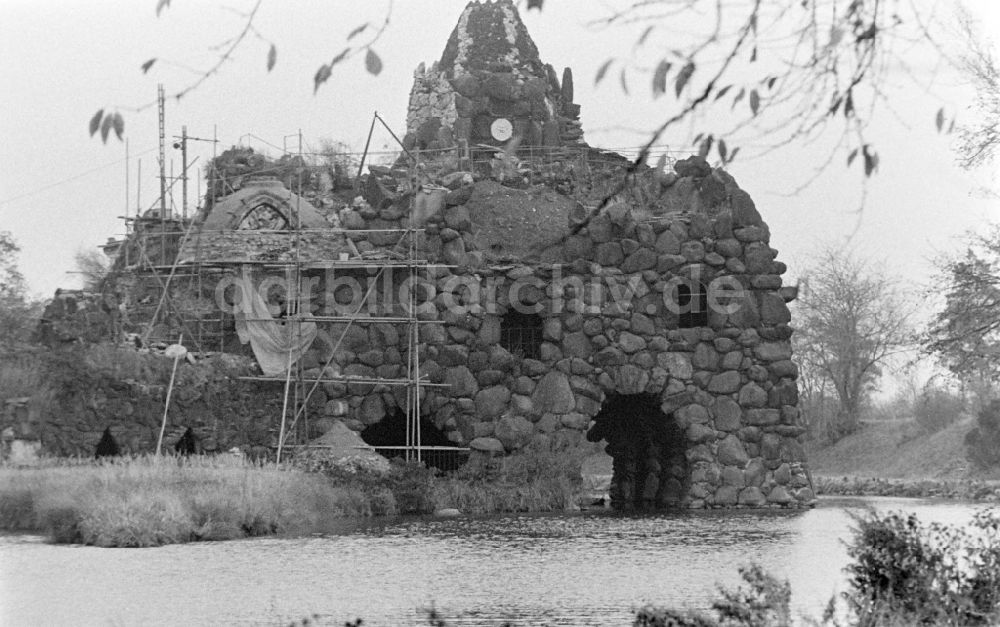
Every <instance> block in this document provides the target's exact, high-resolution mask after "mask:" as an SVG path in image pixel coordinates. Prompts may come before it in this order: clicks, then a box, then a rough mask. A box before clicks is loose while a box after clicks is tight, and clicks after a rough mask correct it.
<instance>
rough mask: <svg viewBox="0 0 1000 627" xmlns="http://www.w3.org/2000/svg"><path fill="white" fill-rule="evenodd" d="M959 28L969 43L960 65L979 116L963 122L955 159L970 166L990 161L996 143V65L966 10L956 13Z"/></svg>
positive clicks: (999, 104) (999, 139) (999, 125)
mask: <svg viewBox="0 0 1000 627" xmlns="http://www.w3.org/2000/svg"><path fill="white" fill-rule="evenodd" d="M959 28H960V29H961V34H962V38H963V39H964V40H965V41H966V42H968V46H969V48H968V52H966V53H965V54H964V55H962V57H961V66H960V67H961V69H962V71H963V72H964V73H965V75H966V76H968V77H969V79H970V80H971V81H972V86H973V87H975V89H976V106H975V108H976V109H978V112H979V115H980V116H981V117H980V120H979V122H978V123H977V124H974V125H963V126H962V128H961V133H960V137H961V143H960V144H959V147H958V154H959V162H960V163H961V164H962V167H964V168H968V169H972V168H976V167H978V166H980V165H984V164H986V163H989V162H991V161H992V160H993V158H994V157H995V156H996V151H997V147H998V146H1000V69H998V68H997V60H996V58H995V57H994V56H993V52H992V50H991V48H990V46H989V42H987V41H984V40H983V38H982V37H981V36H980V35H979V33H978V32H977V30H976V28H975V26H974V25H973V22H972V19H971V17H969V15H968V14H967V13H964V12H963V13H960V19H959Z"/></svg>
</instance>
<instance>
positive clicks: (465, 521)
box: [0, 498, 987, 625]
mask: <svg viewBox="0 0 1000 627" xmlns="http://www.w3.org/2000/svg"><path fill="white" fill-rule="evenodd" d="M865 506H873V507H875V508H878V509H880V510H884V511H889V510H903V511H907V512H914V513H916V514H917V515H918V516H919V518H920V519H921V521H923V522H930V521H937V522H947V523H963V522H966V521H968V520H970V519H971V517H972V515H973V513H975V512H976V511H977V510H979V509H982V508H984V507H987V506H986V505H980V504H969V503H956V502H954V501H930V500H916V499H901V498H899V499H892V498H825V499H822V500H821V502H820V505H819V506H818V507H817V508H815V509H812V510H806V511H799V512H783V511H745V510H735V511H707V512H679V513H666V514H655V515H623V514H616V513H611V512H585V513H580V514H559V515H508V516H490V517H460V518H454V519H443V518H426V517H419V518H401V519H394V520H376V521H362V522H358V521H352V522H343V521H338V522H336V523H334V524H333V525H332V526H331V527H330V528H329V529H328V530H325V532H324V533H323V534H315V535H312V536H309V537H288V538H264V539H254V540H243V541H232V542H214V543H212V542H209V543H196V544H185V545H171V546H165V547H159V548H150V549H102V548H95V547H86V546H67V545H53V544H49V543H47V542H45V540H44V539H42V538H40V537H38V536H31V535H2V536H0V623H2V624H4V625H35V624H65V625H69V624H74V625H82V624H86V625H162V624H172V625H176V624H241V625H242V624H261V625H279V624H287V623H289V622H290V621H294V620H299V619H302V618H305V617H306V616H309V615H312V614H319V615H320V616H322V617H323V623H322V624H327V625H342V624H343V622H344V621H347V620H353V619H354V618H357V617H361V618H364V620H365V625H411V624H426V622H425V621H424V617H425V614H424V611H423V609H422V608H429V607H431V605H432V604H433V605H434V606H435V607H436V608H437V610H438V611H439V612H440V613H441V614H443V615H444V616H445V617H447V619H448V621H449V624H456V625H461V624H475V625H479V624H500V623H503V622H504V621H505V620H509V621H510V622H512V623H514V624H517V625H630V624H631V620H632V609H633V608H637V607H640V606H642V605H643V604H645V603H655V604H659V605H671V606H675V607H681V606H687V607H696V608H698V607H700V608H703V607H707V606H708V605H709V603H710V602H711V599H712V598H713V595H714V591H715V587H716V584H724V585H728V586H734V585H736V584H737V583H739V582H740V578H739V574H738V572H737V569H738V567H739V566H740V565H743V564H747V563H749V562H757V563H759V564H761V565H763V566H764V567H765V568H766V569H767V570H768V571H770V572H772V573H774V574H777V575H779V576H781V577H787V578H788V579H789V580H790V581H791V583H792V604H793V607H794V609H795V611H796V612H797V613H800V612H802V613H805V614H807V615H811V616H816V617H818V616H819V614H820V613H821V612H822V609H823V607H824V606H825V604H826V602H827V601H828V599H829V598H830V596H831V595H833V594H835V593H837V592H838V591H840V590H842V589H843V586H844V581H845V578H844V574H843V572H842V569H843V567H844V566H845V565H846V563H847V553H846V548H845V546H844V544H843V541H844V540H847V539H849V538H850V526H851V519H850V515H849V513H850V512H852V511H853V512H858V511H860V510H861V509H862V508H863V507H865Z"/></svg>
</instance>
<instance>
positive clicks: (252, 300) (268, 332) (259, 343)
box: [233, 266, 316, 376]
mask: <svg viewBox="0 0 1000 627" xmlns="http://www.w3.org/2000/svg"><path fill="white" fill-rule="evenodd" d="M236 286H237V294H236V299H237V301H238V302H237V303H236V306H235V311H234V312H233V313H234V315H235V318H236V335H237V336H238V337H239V338H240V342H241V343H243V344H246V343H247V342H249V343H250V348H251V349H253V354H254V357H256V358H257V363H258V364H260V369H261V370H262V371H263V372H264V374H265V375H268V376H275V375H283V374H285V373H286V372H287V371H288V369H289V368H290V367H291V365H292V364H294V363H295V362H297V361H298V360H299V359H300V358H301V357H302V355H304V354H305V352H306V351H307V350H309V346H310V345H312V343H313V340H315V339H316V323H315V322H312V321H308V320H300V319H289V320H280V319H279V320H275V319H274V317H273V316H272V315H271V312H270V310H269V309H268V306H267V301H266V300H265V299H264V295H263V294H261V293H260V291H259V290H258V289H256V287H255V286H254V283H253V277H252V276H251V273H250V271H249V268H248V267H247V266H243V272H242V274H241V275H240V276H239V277H237V279H236ZM290 300H291V299H290Z"/></svg>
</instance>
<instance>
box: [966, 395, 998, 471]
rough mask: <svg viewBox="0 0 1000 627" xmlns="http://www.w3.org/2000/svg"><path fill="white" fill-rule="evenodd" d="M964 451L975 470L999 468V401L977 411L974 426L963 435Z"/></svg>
mask: <svg viewBox="0 0 1000 627" xmlns="http://www.w3.org/2000/svg"><path fill="white" fill-rule="evenodd" d="M965 449H966V453H965V455H966V457H968V458H969V461H970V462H972V463H973V464H974V465H975V466H976V467H977V468H980V469H984V470H985V469H989V468H994V467H996V466H1000V400H996V401H992V402H991V403H990V404H988V405H986V406H985V407H983V408H982V409H980V410H979V413H978V415H977V424H976V426H975V427H973V428H972V429H971V430H970V431H969V432H968V433H967V434H966V435H965Z"/></svg>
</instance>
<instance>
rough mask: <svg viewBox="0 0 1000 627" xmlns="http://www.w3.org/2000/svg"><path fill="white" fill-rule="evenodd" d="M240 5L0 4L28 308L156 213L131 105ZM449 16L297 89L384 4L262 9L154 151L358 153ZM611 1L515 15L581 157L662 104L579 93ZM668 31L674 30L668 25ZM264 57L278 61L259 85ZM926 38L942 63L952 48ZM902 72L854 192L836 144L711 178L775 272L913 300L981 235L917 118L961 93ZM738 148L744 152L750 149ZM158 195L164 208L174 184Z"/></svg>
mask: <svg viewBox="0 0 1000 627" xmlns="http://www.w3.org/2000/svg"><path fill="white" fill-rule="evenodd" d="M252 4H253V3H252V2H250V1H249V0H225V1H224V2H222V3H218V2H214V1H206V0H197V1H195V0H173V1H172V2H170V4H169V6H167V7H166V8H165V9H164V10H163V12H162V14H161V16H160V17H157V16H156V5H157V2H156V0H88V1H85V0H0V80H2V84H3V85H4V86H5V89H4V92H5V93H4V96H3V98H2V99H0V103H2V104H0V106H2V108H3V110H2V115H0V230H7V231H11V232H12V233H13V234H14V236H15V238H16V239H17V240H18V242H19V243H20V245H21V247H22V253H21V256H20V267H21V269H22V271H23V273H24V275H25V276H26V278H27V280H28V282H29V286H30V289H31V291H32V292H33V293H34V294H36V295H38V296H41V297H46V296H50V295H51V294H52V292H53V291H54V290H55V289H56V288H57V287H76V286H78V285H79V280H80V279H79V275H78V274H74V273H73V272H72V271H73V270H74V269H75V268H74V262H73V257H74V254H75V253H76V252H77V251H80V250H92V249H93V248H94V247H95V246H98V245H100V244H102V243H103V242H105V241H106V240H107V239H108V238H109V237H118V236H121V235H122V234H123V233H124V223H123V222H122V221H121V220H120V217H121V216H123V215H125V214H126V213H127V214H128V215H134V214H135V212H136V208H137V206H141V208H142V209H143V210H145V209H147V208H149V207H150V206H151V205H152V204H153V203H154V202H155V198H156V194H157V191H158V183H157V179H156V168H157V165H156V146H157V116H156V110H155V106H152V107H150V106H148V105H150V103H153V102H155V99H156V89H157V84H158V83H160V82H162V83H163V84H164V85H165V89H166V91H167V93H168V94H169V93H174V92H176V91H178V90H180V89H182V88H183V87H185V86H186V85H188V84H190V83H191V82H192V81H193V80H195V79H196V78H197V74H196V73H194V72H193V71H192V70H193V69H202V70H203V69H205V68H208V67H210V66H211V65H212V64H213V62H214V60H215V59H216V58H217V52H214V51H213V50H212V46H215V45H217V44H220V43H222V42H223V41H225V40H226V39H227V38H229V37H231V36H232V35H234V34H235V33H236V32H238V31H239V29H240V28H241V24H242V21H241V20H242V18H241V17H240V15H239V14H238V11H246V10H247V9H248V8H249V7H251V6H252ZM465 4H466V1H465V0H397V1H396V2H395V4H394V6H393V8H392V13H391V21H390V24H389V26H388V28H387V29H386V30H385V32H384V33H383V35H382V36H381V38H380V39H379V40H378V41H377V42H375V43H374V45H373V47H374V49H375V50H376V51H377V53H378V54H379V56H380V57H381V59H382V61H383V64H384V70H383V71H382V72H381V74H380V75H379V76H373V75H371V74H369V73H367V72H365V71H364V68H363V61H362V59H361V58H360V57H358V58H353V59H349V60H348V61H346V62H345V63H344V64H342V65H341V66H339V67H338V68H336V69H335V70H334V72H333V75H332V76H331V78H330V80H329V81H328V82H327V83H326V84H325V85H323V86H322V87H321V88H320V89H319V90H318V92H317V93H316V94H315V95H314V94H313V80H312V79H313V74H314V72H315V71H316V68H317V67H318V66H319V65H320V64H321V63H323V62H325V61H327V60H329V59H330V58H331V57H332V56H333V55H335V54H336V53H337V52H338V51H339V50H340V49H341V47H342V46H343V43H344V41H345V37H346V36H347V34H348V33H349V32H350V31H351V30H352V29H354V28H355V27H356V26H358V25H360V24H362V23H365V22H366V21H372V22H378V21H379V20H381V18H382V16H384V15H385V12H386V9H387V7H388V6H389V2H388V0H382V1H380V0H366V1H364V2H360V1H350V2H348V1H346V0H339V1H327V2H321V1H317V0H298V1H296V2H277V1H275V0H265V1H264V2H263V4H262V5H261V9H260V11H259V14H258V16H257V19H256V21H255V24H256V25H257V28H258V30H259V37H258V36H257V35H256V34H253V33H252V34H251V35H250V36H249V37H248V38H247V40H246V41H245V42H244V43H243V44H242V45H241V46H240V48H238V49H237V51H236V53H235V54H234V56H233V58H232V60H231V61H229V62H227V63H225V64H224V65H223V67H222V68H221V69H220V71H219V72H218V73H217V74H216V75H214V76H212V77H210V78H209V79H208V80H206V81H205V82H204V83H203V84H202V85H201V86H200V87H198V88H197V89H195V90H193V91H191V92H190V93H189V94H188V95H186V96H185V97H184V98H183V99H181V100H180V101H179V102H178V101H175V100H173V99H168V101H167V105H166V115H165V117H166V127H167V135H168V140H169V138H172V137H173V136H175V135H179V134H180V131H181V126H182V125H186V126H187V131H188V134H189V135H191V136H194V137H199V138H207V139H210V138H212V137H213V136H215V137H217V138H218V144H217V147H218V150H220V151H221V150H224V149H226V148H228V147H230V146H233V145H236V144H243V145H250V146H252V147H254V148H255V149H258V150H264V151H267V152H269V153H270V154H271V155H272V156H277V155H278V154H280V151H281V149H282V147H287V148H288V149H290V150H292V151H294V150H296V149H297V147H298V134H299V133H300V132H301V134H302V136H303V138H304V143H305V150H306V151H309V150H310V149H313V148H316V147H317V146H318V145H319V141H320V139H321V138H326V139H331V140H336V141H340V142H343V143H345V144H347V145H348V146H350V147H352V149H354V150H358V151H360V150H361V149H362V147H363V146H364V142H365V136H366V134H367V132H368V128H369V124H370V122H371V119H372V114H373V112H375V111H378V112H379V113H380V114H381V115H382V117H384V118H385V120H386V121H387V122H388V123H389V125H390V126H391V127H392V128H393V129H394V130H395V131H396V132H397V133H399V134H401V133H402V131H403V129H404V127H405V114H406V105H407V98H408V94H409V90H410V87H411V85H412V75H413V70H414V69H415V67H416V66H417V64H418V63H420V62H426V63H427V64H428V65H429V64H431V63H432V62H433V61H434V60H435V59H437V58H439V57H440V55H441V52H442V50H443V49H444V45H445V42H446V41H447V38H448V35H449V34H450V32H451V30H452V29H453V28H454V25H455V22H456V20H457V18H458V15H459V13H460V12H461V10H462V8H463V7H464V6H465ZM621 4H622V2H618V1H616V0H600V1H597V0H573V1H572V2H571V1H570V0H547V1H546V3H545V8H544V10H543V11H541V12H538V11H534V10H533V11H525V10H524V8H523V6H522V11H521V14H522V17H523V18H524V21H525V23H526V24H527V27H528V29H529V31H530V33H531V35H532V36H533V38H534V40H535V42H536V44H537V45H538V48H539V51H540V53H541V57H542V60H543V61H545V62H548V63H551V64H552V65H553V66H555V67H556V68H557V70H560V71H561V69H562V68H563V67H565V66H570V67H572V68H573V70H574V74H575V77H576V81H575V84H576V101H577V102H578V103H579V104H581V106H582V113H581V120H582V123H583V128H584V131H585V133H586V139H587V140H588V141H589V142H590V143H591V144H592V145H595V146H598V147H607V148H616V147H633V146H637V145H639V144H640V143H642V142H643V141H644V140H645V139H646V137H647V136H648V130H649V129H651V128H653V127H654V126H655V125H656V124H657V123H658V122H660V121H662V120H663V119H664V118H665V117H666V116H668V115H670V114H672V113H674V112H675V111H676V107H677V106H679V105H678V101H677V100H676V99H673V98H672V97H663V98H661V99H657V100H654V99H653V98H652V97H651V96H650V93H649V89H648V82H647V81H648V79H646V78H636V79H635V84H634V85H633V88H632V89H631V91H630V94H628V95H626V94H624V93H622V91H621V89H620V87H618V85H617V84H616V83H617V81H616V80H614V81H605V83H602V84H601V85H599V86H595V84H594V80H593V77H594V76H595V73H596V71H597V68H598V67H599V66H600V65H601V64H602V62H603V61H604V60H605V59H606V58H608V57H609V56H615V55H627V54H629V50H630V46H631V43H632V42H634V41H635V39H636V38H637V37H638V32H639V30H637V29H639V28H640V27H634V28H632V30H629V28H624V29H618V30H610V31H609V30H600V29H595V28H593V27H592V26H588V23H589V22H591V21H593V20H594V19H597V18H599V17H601V16H602V15H606V14H607V11H608V9H609V7H614V6H620V5H621ZM917 4H918V5H920V6H924V5H926V7H927V11H928V12H927V13H926V14H927V15H930V16H931V19H935V20H949V19H951V12H950V10H949V7H951V3H949V2H940V1H939V2H933V0H918V1H917ZM995 4H996V3H994V2H992V1H991V0H975V1H970V2H968V3H967V5H968V7H969V9H970V12H971V14H972V15H973V16H974V18H975V19H976V20H977V21H979V22H980V23H981V26H982V28H983V29H984V31H985V32H987V33H989V32H993V33H1000V7H997V6H995ZM676 30H677V32H678V35H677V36H678V37H680V36H682V32H681V31H682V30H683V29H681V28H678V29H676ZM371 32H372V29H370V30H369V31H367V32H366V33H363V34H362V36H361V37H360V38H359V40H363V39H364V37H366V36H368V34H370V33H371ZM271 43H274V44H275V46H276V48H277V63H276V65H275V67H274V69H273V71H271V72H268V71H267V69H266V60H267V54H268V49H269V46H270V44H271ZM943 43H944V45H945V46H946V47H951V48H952V49H954V48H957V47H958V46H959V45H960V42H958V41H948V40H945V41H944V42H943ZM154 57H156V58H157V59H158V61H157V62H156V63H155V64H154V65H153V66H152V68H151V69H150V71H149V72H148V73H147V74H144V73H143V72H142V71H141V70H140V66H141V65H142V64H143V63H144V62H145V61H147V60H148V59H150V58H154ZM913 61H914V63H913V66H912V67H913V69H914V72H915V78H916V83H919V84H920V85H921V86H918V85H917V84H916V83H914V81H911V80H909V79H906V78H904V77H903V76H902V73H901V75H900V77H899V80H893V81H890V82H889V83H888V84H887V85H886V86H885V89H886V91H887V93H889V95H890V102H891V103H892V106H891V108H890V109H886V110H881V111H879V112H878V113H876V116H875V123H874V124H873V130H872V131H871V133H870V140H871V141H872V142H873V143H874V144H875V145H876V146H877V147H878V150H879V152H880V156H881V162H880V166H879V172H878V173H877V175H876V176H875V177H873V178H872V180H871V181H869V183H868V185H867V187H866V188H865V189H863V187H862V185H861V181H862V178H863V177H861V176H859V169H858V168H857V167H854V168H853V169H851V170H848V169H846V168H845V167H844V165H843V163H844V158H845V157H846V150H845V151H843V153H838V154H837V156H836V158H835V159H834V162H833V163H832V164H831V165H830V166H829V167H827V168H826V170H825V171H824V173H823V174H822V175H821V176H820V177H819V178H818V179H817V180H816V181H815V182H813V183H812V184H811V185H810V186H808V187H807V188H806V189H804V190H801V191H796V188H797V187H799V186H800V185H801V184H802V183H804V182H805V181H807V180H809V179H810V178H812V176H813V173H814V171H815V170H816V169H817V168H819V167H820V166H821V165H822V163H823V162H824V160H825V159H826V157H827V155H828V151H827V150H826V149H825V148H824V147H823V145H822V142H817V143H815V144H811V145H792V146H789V147H787V148H784V149H782V150H778V151H773V152H771V153H770V154H768V155H767V156H764V157H761V158H757V159H742V158H741V159H738V160H737V161H736V162H735V163H733V164H732V165H731V167H729V171H730V172H731V173H732V174H733V175H734V176H735V177H736V179H737V181H738V182H739V183H740V185H741V187H743V188H744V189H746V190H747V191H748V192H749V193H750V194H751V196H752V197H753V198H754V200H755V202H756V204H757V207H758V209H759V210H760V211H761V213H762V215H763V217H764V219H765V220H766V221H767V222H768V223H769V224H770V227H771V232H772V240H771V245H772V246H773V247H775V248H777V249H778V250H779V259H782V260H784V261H785V262H786V263H788V265H789V274H788V275H787V277H786V278H787V279H788V280H790V281H791V282H793V283H794V282H795V280H796V279H797V277H799V276H801V274H802V273H803V271H804V270H803V269H804V268H806V267H807V266H808V264H809V262H810V260H811V258H812V256H813V255H814V254H815V252H816V250H817V249H818V248H820V247H823V246H835V247H844V248H849V249H850V250H852V251H854V252H855V253H856V254H859V255H861V256H863V257H866V258H871V259H874V260H877V261H881V262H883V263H884V264H885V266H886V267H887V268H888V269H889V271H890V272H892V273H894V274H896V275H899V276H900V277H902V278H903V280H904V281H905V284H906V285H908V286H912V288H913V293H914V294H915V295H917V296H918V297H920V298H923V296H922V295H923V290H926V289H928V288H930V289H932V290H933V289H935V287H934V283H935V278H934V270H935V265H934V259H935V258H937V257H939V256H940V255H941V254H947V253H950V252H955V251H958V250H961V248H962V240H961V236H962V234H963V233H965V232H966V231H968V230H970V229H977V230H982V229H983V228H984V227H985V225H987V224H988V223H991V222H1000V201H998V199H997V196H996V195H995V192H996V190H997V189H998V188H1000V184H998V180H1000V177H998V176H997V173H996V168H987V169H985V170H982V171H978V172H973V173H970V172H966V171H963V170H962V169H960V168H958V167H957V166H956V165H955V161H956V157H955V153H954V151H953V144H954V140H955V138H954V136H949V135H944V134H939V133H938V132H937V131H936V130H935V128H934V124H933V116H934V113H935V112H936V111H937V109H938V108H939V107H944V108H945V110H946V111H948V112H949V115H950V114H951V113H955V114H957V115H958V118H959V121H960V122H961V121H962V120H964V119H969V117H971V116H972V115H973V114H972V112H971V111H970V110H969V103H971V102H972V100H973V97H974V93H973V91H972V89H971V87H970V86H969V85H968V84H967V82H966V80H965V79H964V78H963V77H962V76H960V75H959V74H957V73H955V72H952V71H950V70H949V69H948V68H946V67H944V68H943V67H942V64H941V63H940V61H939V60H938V59H936V58H935V56H934V55H933V54H927V53H923V52H919V51H917V52H915V53H914V56H913ZM927 84H930V85H931V88H930V90H929V91H928V90H927V89H926V85H927ZM671 96H672V95H671ZM144 105H145V106H146V108H145V109H143V110H141V111H139V112H136V111H135V110H134V109H136V108H140V107H143V106H144ZM101 108H105V109H108V110H119V111H121V113H122V114H123V116H124V118H125V122H126V128H125V135H126V138H127V140H128V166H129V167H128V174H127V175H126V144H125V143H123V142H119V141H118V140H117V139H115V138H114V137H113V136H112V138H111V140H110V141H109V142H108V143H107V144H106V145H105V144H102V143H101V142H100V141H99V140H95V139H93V138H91V137H89V136H88V133H87V122H88V121H89V119H90V117H91V115H92V114H93V113H94V112H95V111H97V110H98V109H101ZM623 127H625V128H629V129H636V131H635V132H632V131H628V130H623ZM691 130H692V129H691V128H684V129H678V130H677V131H676V132H672V133H669V134H668V135H667V136H666V137H665V138H664V141H665V143H667V144H669V145H670V146H671V147H673V148H676V149H685V148H686V146H687V145H689V142H688V141H687V140H689V139H690V138H689V135H690V133H691ZM170 143H171V142H170V141H168V146H167V171H168V175H169V173H170V171H171V169H172V170H173V172H174V174H176V175H179V174H180V169H181V156H180V153H179V151H178V150H174V149H173V148H172V147H171V146H170ZM372 148H373V150H392V149H394V142H393V141H392V139H391V138H390V137H389V135H388V134H387V133H385V132H382V131H379V132H378V133H376V136H375V139H374V141H373V146H372ZM212 151H213V145H212V143H210V142H200V141H192V142H191V143H190V146H189V155H190V158H191V159H192V160H194V159H195V158H197V161H195V162H194V166H193V167H192V183H191V188H192V191H191V192H190V199H189V202H190V203H191V204H192V205H194V203H196V193H195V192H194V188H195V183H196V180H197V179H196V176H197V175H196V174H195V171H197V170H199V169H200V168H201V166H203V165H204V164H205V163H206V162H207V161H208V159H210V158H211V156H212ZM744 152H745V153H746V154H750V153H753V152H754V146H753V145H752V143H751V144H750V145H748V146H747V148H746V150H745V151H744ZM140 159H141V172H142V176H141V179H140V178H139V177H138V172H137V169H138V168H139V167H140V166H139V160H140ZM126 176H127V178H128V195H127V196H126ZM137 180H138V182H139V183H140V184H138V185H137ZM983 190H992V192H993V193H989V192H988V191H986V192H984V191H983ZM793 192H794V193H793ZM137 196H138V198H137ZM862 198H864V208H863V210H862V211H860V212H859V211H858V208H859V206H861V203H862ZM173 201H174V202H175V203H176V204H177V205H180V203H181V199H180V196H179V190H178V192H177V193H175V194H174V196H173Z"/></svg>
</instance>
